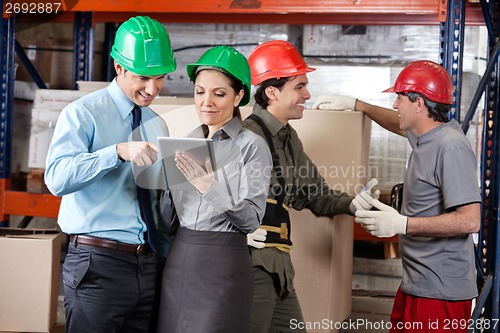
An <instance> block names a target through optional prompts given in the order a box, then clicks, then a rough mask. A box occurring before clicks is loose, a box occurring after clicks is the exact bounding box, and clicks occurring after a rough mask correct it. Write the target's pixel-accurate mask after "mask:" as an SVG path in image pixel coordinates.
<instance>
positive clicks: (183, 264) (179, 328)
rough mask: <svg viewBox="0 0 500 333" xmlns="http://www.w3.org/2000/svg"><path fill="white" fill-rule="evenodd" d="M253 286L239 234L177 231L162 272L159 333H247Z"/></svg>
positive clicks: (246, 249) (245, 245) (245, 251)
mask: <svg viewBox="0 0 500 333" xmlns="http://www.w3.org/2000/svg"><path fill="white" fill-rule="evenodd" d="M253 283H254V281H253V272H252V263H251V259H250V254H249V250H248V246H247V240H246V236H245V235H244V234H243V233H235V232H211V231H194V230H190V229H187V228H179V229H178V232H177V235H176V236H175V239H174V241H173V243H172V248H171V249H170V252H169V254H168V258H167V262H166V264H165V269H164V271H163V281H162V292H161V304H160V313H159V316H158V333H195V332H196V333H198V332H200V333H201V332H203V333H212V332H213V333H248V332H249V331H250V317H251V313H250V312H251V306H252V296H253Z"/></svg>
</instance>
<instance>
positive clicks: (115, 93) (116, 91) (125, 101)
mask: <svg viewBox="0 0 500 333" xmlns="http://www.w3.org/2000/svg"><path fill="white" fill-rule="evenodd" d="M108 93H109V95H110V96H111V99H112V100H113V103H114V104H115V106H116V108H117V109H118V112H119V113H120V115H121V117H122V119H126V118H127V117H128V115H129V114H130V112H131V111H132V109H133V108H134V103H132V101H131V100H130V99H129V98H128V97H127V95H125V93H124V92H123V90H122V89H121V88H120V86H119V85H118V83H117V82H116V78H114V79H113V81H112V82H111V83H110V84H109V86H108Z"/></svg>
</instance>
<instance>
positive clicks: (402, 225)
mask: <svg viewBox="0 0 500 333" xmlns="http://www.w3.org/2000/svg"><path fill="white" fill-rule="evenodd" d="M373 207H375V208H377V209H379V210H378V211H377V210H360V209H359V210H357V211H356V217H355V218H354V221H356V222H357V223H359V224H361V226H362V227H363V228H365V230H366V231H368V232H369V233H370V234H372V235H373V236H377V237H392V236H394V235H405V234H406V226H407V224H408V217H407V216H404V215H401V214H399V213H398V211H397V210H395V209H394V208H392V207H391V206H388V205H385V204H383V203H381V202H380V201H378V200H373Z"/></svg>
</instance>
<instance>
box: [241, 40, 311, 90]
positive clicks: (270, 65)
mask: <svg viewBox="0 0 500 333" xmlns="http://www.w3.org/2000/svg"><path fill="white" fill-rule="evenodd" d="M248 63H249V64H250V70H251V72H252V84H260V83H262V82H264V81H266V80H269V79H280V78H283V77H290V76H296V75H301V74H305V73H309V72H312V71H314V70H316V68H311V67H308V66H307V64H306V62H305V61H304V59H303V58H302V56H301V55H300V53H299V51H298V50H297V49H296V48H295V46H293V45H292V44H291V43H289V42H287V41H284V40H272V41H268V42H265V43H262V44H260V45H259V46H257V47H256V48H255V49H254V50H253V51H252V53H251V54H250V56H249V57H248Z"/></svg>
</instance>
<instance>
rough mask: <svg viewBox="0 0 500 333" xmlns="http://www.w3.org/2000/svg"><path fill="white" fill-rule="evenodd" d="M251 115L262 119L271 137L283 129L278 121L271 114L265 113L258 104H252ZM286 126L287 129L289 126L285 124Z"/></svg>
mask: <svg viewBox="0 0 500 333" xmlns="http://www.w3.org/2000/svg"><path fill="white" fill-rule="evenodd" d="M253 113H255V114H256V115H257V116H259V117H261V118H262V120H263V121H264V123H265V124H266V126H267V128H269V132H271V135H272V136H276V133H278V131H279V130H280V129H282V128H283V127H284V126H283V124H282V123H281V122H280V121H279V120H278V119H276V117H275V116H273V115H272V113H271V112H269V111H267V110H266V109H264V108H263V107H262V106H260V105H259V104H254V106H253ZM286 126H287V127H288V126H289V125H288V124H287V125H286Z"/></svg>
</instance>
